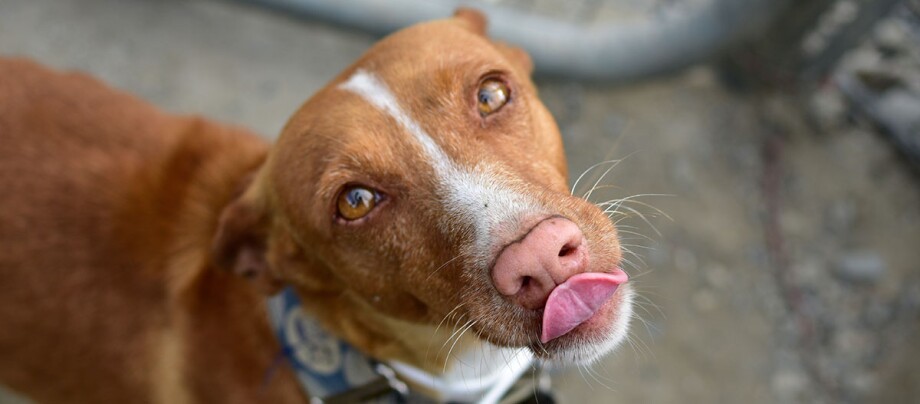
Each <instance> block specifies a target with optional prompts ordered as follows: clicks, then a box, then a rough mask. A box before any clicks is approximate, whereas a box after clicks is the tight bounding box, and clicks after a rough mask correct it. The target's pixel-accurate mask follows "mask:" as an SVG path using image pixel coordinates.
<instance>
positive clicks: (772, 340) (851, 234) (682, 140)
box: [0, 0, 920, 403]
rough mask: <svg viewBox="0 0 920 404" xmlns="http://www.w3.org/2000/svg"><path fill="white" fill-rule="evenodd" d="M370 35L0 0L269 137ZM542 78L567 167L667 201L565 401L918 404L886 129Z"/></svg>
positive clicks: (217, 13)
mask: <svg viewBox="0 0 920 404" xmlns="http://www.w3.org/2000/svg"><path fill="white" fill-rule="evenodd" d="M374 40H375V38H373V37H370V36H368V35H365V34H362V33H358V32H354V31H349V30H343V29H339V28H336V27H331V26H328V25H325V24H322V23H320V22H311V21H304V20H298V19H293V18H289V17H286V16H284V15H280V14H277V13H272V12H268V11H265V10H262V9H258V8H253V7H249V6H245V5H241V4H238V3H235V2H223V1H215V0H199V1H173V0H170V1H159V2H152V1H134V0H130V1H129V0H125V1H117V0H41V1H39V0H6V1H3V2H0V55H4V56H10V55H21V56H28V57H30V58H33V59H36V60H39V61H41V62H42V63H45V64H47V65H50V66H54V67H58V68H66V69H79V70H83V71H87V72H90V73H92V74H93V75H96V76H98V77H100V78H102V79H103V80H104V81H107V82H109V83H111V84H113V85H114V86H116V87H119V88H122V89H125V90H127V91H130V92H132V93H134V94H137V95H138V96H140V97H142V98H144V99H147V100H149V101H150V102H152V103H154V104H156V105H159V106H161V107H162V108H165V109H167V110H169V111H173V112H176V113H197V114H203V115H206V116H209V117H211V118H214V119H219V120H223V121H227V122H234V123H238V124H241V125H245V126H248V127H250V128H252V129H254V130H256V131H258V132H260V133H262V134H264V135H265V136H267V137H273V136H275V135H276V134H277V133H278V132H279V130H280V128H281V127H282V125H284V123H285V120H286V118H287V117H288V116H289V115H290V114H291V112H293V111H294V110H295V109H296V108H297V107H298V106H299V104H300V103H301V102H303V101H304V100H305V99H306V98H307V97H309V96H310V94H312V93H313V92H314V91H315V90H317V89H318V88H319V87H320V86H322V85H323V83H324V82H325V81H327V80H329V79H330V78H332V77H333V76H334V75H335V74H336V73H337V72H338V71H339V70H340V69H342V68H344V67H345V66H347V65H348V64H349V63H351V61H352V60H354V59H355V58H357V57H358V56H359V55H360V54H361V53H362V52H363V50H364V49H366V48H367V47H368V46H370V45H371V44H372V43H373V42H374ZM10 79H15V78H9V77H4V78H0V80H10ZM540 84H541V91H542V92H541V94H542V98H543V99H544V100H545V102H546V103H547V105H548V106H549V108H550V109H551V110H552V111H553V113H554V115H555V116H556V117H557V119H558V120H559V123H560V127H561V129H562V131H563V133H564V137H565V142H566V147H567V151H568V155H569V159H570V166H571V172H572V174H573V177H574V176H576V175H577V174H580V173H581V172H582V171H584V170H585V169H586V168H588V167H589V166H591V165H592V164H594V163H596V162H599V161H603V160H608V159H623V161H622V162H621V163H620V164H619V165H618V166H617V168H616V169H615V170H614V171H613V172H612V173H611V174H610V175H609V176H608V177H607V178H605V179H604V180H603V183H605V184H609V185H614V186H615V187H614V188H610V189H608V190H607V191H606V194H604V195H595V196H594V197H593V198H592V199H597V200H598V201H600V200H603V199H601V198H605V197H606V198H614V197H616V198H622V197H626V196H630V195H636V194H667V195H669V196H651V195H649V196H643V197H639V198H638V199H637V200H638V201H640V202H643V203H645V204H647V205H643V204H634V205H631V207H632V208H635V209H636V211H638V212H640V213H643V214H644V215H645V216H646V218H647V221H645V220H643V219H642V218H640V217H638V216H637V215H636V214H630V217H626V218H624V220H623V221H622V222H621V225H622V227H621V228H622V229H623V230H627V231H630V232H635V233H638V234H632V233H629V234H627V233H624V238H625V239H627V240H629V241H625V243H626V244H629V248H630V249H631V250H632V251H634V252H635V253H636V255H637V256H630V257H629V258H630V260H631V261H632V262H633V264H634V267H629V268H627V269H628V270H629V271H630V272H631V274H632V275H633V279H634V280H635V281H634V282H635V284H636V285H637V287H638V289H639V290H640V293H641V295H642V299H641V302H640V308H639V310H638V312H639V314H640V315H641V317H642V319H641V320H636V321H634V322H633V326H634V332H633V333H632V336H631V340H630V344H628V345H627V346H625V348H623V349H621V350H619V351H618V353H617V354H615V355H612V356H611V357H610V358H608V359H605V360H604V361H602V362H601V363H599V364H598V365H597V366H595V367H593V368H590V369H570V370H568V371H563V372H560V373H559V374H557V375H556V377H555V386H556V390H557V391H558V392H559V394H560V401H561V402H570V403H611V402H615V403H631V402H649V403H717V402H719V403H739V402H745V403H776V402H783V403H786V402H809V403H815V402H826V403H839V402H867V403H877V402H916V401H917V400H920V383H918V382H920V369H918V366H917V364H916V358H918V357H920V356H918V355H920V348H918V347H920V346H918V345H917V344H916V343H915V342H914V341H916V340H917V338H918V337H920V335H918V328H917V325H918V320H920V260H918V258H920V252H918V250H917V248H918V247H920V188H918V178H917V177H916V176H912V175H911V173H910V171H909V170H908V169H907V167H906V166H905V165H904V164H903V163H902V161H901V160H900V159H899V158H897V156H896V153H894V152H893V150H892V149H891V147H890V146H889V145H888V144H887V143H886V142H885V141H884V140H883V139H882V138H880V137H879V136H877V135H876V134H875V133H873V131H872V130H870V129H868V128H867V127H866V125H863V124H861V123H859V122H854V121H853V120H848V119H846V117H845V116H839V115H844V114H842V113H838V116H835V117H832V118H833V119H830V120H824V121H822V122H823V123H822V124H821V125H817V126H815V125H810V124H808V122H811V121H809V120H808V119H806V116H805V115H804V114H803V113H802V111H801V109H800V108H799V107H798V105H799V104H796V103H795V102H794V100H793V99H791V98H786V97H783V96H776V95H773V96H762V95H752V94H734V93H731V92H729V91H727V90H726V89H724V88H723V87H722V86H721V85H720V83H719V82H718V80H716V79H715V77H714V74H713V73H712V71H711V70H709V69H706V68H697V69H693V70H691V71H689V72H686V73H683V74H681V75H679V76H675V77H670V78H661V79H656V80H653V81H648V82H644V83H638V84H635V85H629V86H621V87H604V86H595V85H591V86H586V85H582V84H577V83H567V82H563V81H553V82H542V83H540ZM838 109H840V108H838ZM844 109H845V108H844ZM0 147H2V145H0ZM589 177H590V174H589ZM659 210H660V211H659ZM663 214H666V215H667V216H669V217H670V218H667V217H665V216H664V215H663ZM652 226H654V228H655V229H657V231H656V230H655V229H653V228H652ZM0 360H2V358H0ZM4 397H8V396H4V395H2V394H0V402H12V401H11V400H13V399H12V398H4Z"/></svg>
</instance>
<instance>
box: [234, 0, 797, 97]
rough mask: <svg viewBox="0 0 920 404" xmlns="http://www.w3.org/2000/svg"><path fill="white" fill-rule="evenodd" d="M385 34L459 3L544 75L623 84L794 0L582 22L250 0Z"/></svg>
mask: <svg viewBox="0 0 920 404" xmlns="http://www.w3.org/2000/svg"><path fill="white" fill-rule="evenodd" d="M247 1H250V2H255V3H260V4H265V5H269V6H272V7H274V8H280V9H283V10H287V11H291V12H294V13H298V14H303V15H306V16H310V17H314V18H318V19H322V20H325V21H330V22H333V23H336V24H341V25H345V26H349V27H356V28H359V29H362V30H365V31H369V32H372V33H375V34H385V33H389V32H392V31H395V30H397V29H400V28H402V27H405V26H408V25H411V24H414V23H417V22H420V21H426V20H431V19H436V18H444V17H447V16H450V15H451V14H452V13H453V11H454V10H455V9H456V8H457V7H459V6H468V7H474V8H477V9H479V10H481V11H483V12H484V13H485V14H486V15H487V16H488V17H489V21H490V24H489V34H490V35H491V36H492V37H493V38H496V39H498V40H502V41H505V42H508V43H512V44H515V45H517V46H520V47H522V48H524V49H525V50H526V51H527V52H528V53H530V55H531V57H532V58H533V60H534V65H535V66H536V70H537V73H538V74H541V75H550V76H564V77H573V78H577V79H585V80H607V81H622V80H628V79H635V78H639V77H643V76H648V75H652V74H657V73H662V72H668V71H673V70H676V69H679V68H683V67H686V66H688V65H691V64H694V63H697V62H700V61H703V60H705V59H706V58H708V57H710V56H712V55H714V54H715V53H716V52H718V51H720V50H722V49H724V48H725V47H726V46H728V45H731V44H733V43H735V42H737V41H739V40H741V39H744V38H746V37H748V36H749V35H752V34H754V33H756V32H757V30H758V29H762V28H763V27H764V26H765V25H766V23H767V22H768V21H769V19H770V18H771V17H772V16H773V15H774V14H775V12H776V11H777V10H779V9H780V8H781V7H782V6H784V5H785V4H786V3H787V1H788V0H710V1H709V2H708V4H703V5H698V6H693V7H683V8H684V9H685V10H678V9H675V10H670V11H671V12H664V13H661V14H656V15H648V16H645V17H642V18H636V19H632V20H628V21H623V22H617V23H614V24H606V25H602V24H592V25H590V26H580V25H576V24H575V23H573V22H565V21H559V20H554V19H551V18H547V17H542V16H538V15H533V14H527V13H523V12H520V11H515V10H511V9H508V8H502V7H499V6H495V5H491V4H488V3H479V2H469V1H432V0H336V1H329V0H247Z"/></svg>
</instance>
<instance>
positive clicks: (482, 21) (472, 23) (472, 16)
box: [454, 7, 489, 36]
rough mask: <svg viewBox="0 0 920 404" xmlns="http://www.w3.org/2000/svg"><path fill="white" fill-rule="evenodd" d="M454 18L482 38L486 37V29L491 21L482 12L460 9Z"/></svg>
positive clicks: (455, 12)
mask: <svg viewBox="0 0 920 404" xmlns="http://www.w3.org/2000/svg"><path fill="white" fill-rule="evenodd" d="M454 18H456V19H457V20H458V21H460V23H461V24H463V25H464V26H466V28H467V29H469V30H470V31H473V32H474V33H476V34H479V35H482V36H485V35H486V27H487V26H488V25H489V21H488V19H487V18H486V16H485V14H483V13H482V12H481V11H479V10H475V9H472V8H466V7H460V8H458V9H457V11H454Z"/></svg>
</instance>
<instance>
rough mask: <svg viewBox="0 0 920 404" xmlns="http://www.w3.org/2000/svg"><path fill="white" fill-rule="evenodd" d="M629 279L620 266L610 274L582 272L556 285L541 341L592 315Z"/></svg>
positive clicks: (550, 300) (545, 317) (549, 299)
mask: <svg viewBox="0 0 920 404" xmlns="http://www.w3.org/2000/svg"><path fill="white" fill-rule="evenodd" d="M626 280H627V276H626V272H623V270H622V269H620V268H617V269H615V270H614V271H613V273H609V274H604V273H597V272H588V273H583V274H578V275H575V276H572V277H571V278H569V279H568V280H566V281H565V282H563V283H561V284H559V285H558V286H556V288H555V289H553V291H552V293H550V294H549V298H548V299H547V300H546V307H544V309H543V335H541V336H540V340H541V341H543V342H544V343H546V342H549V341H550V340H553V339H555V338H558V337H560V336H562V335H565V333H567V332H569V331H572V329H574V328H575V327H578V325H579V324H581V323H583V322H585V321H586V320H588V319H589V318H591V316H593V315H594V313H595V312H596V311H597V309H599V308H600V307H601V306H602V305H603V304H604V303H605V302H606V301H607V299H610V296H612V295H613V292H616V290H617V286H620V285H621V284H623V283H626Z"/></svg>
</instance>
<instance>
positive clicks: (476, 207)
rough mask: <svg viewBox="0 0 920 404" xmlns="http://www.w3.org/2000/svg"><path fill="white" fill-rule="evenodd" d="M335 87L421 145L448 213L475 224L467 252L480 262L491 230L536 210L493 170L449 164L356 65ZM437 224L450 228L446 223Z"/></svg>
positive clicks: (382, 87)
mask: <svg viewBox="0 0 920 404" xmlns="http://www.w3.org/2000/svg"><path fill="white" fill-rule="evenodd" d="M339 88H341V89H343V90H346V91H350V92H352V93H355V94H357V95H359V96H361V97H362V98H364V100H366V101H367V102H369V103H370V104H371V105H373V106H374V107H376V108H377V109H379V110H381V111H383V112H386V113H387V114H388V115H390V116H391V117H392V118H393V119H395V120H396V122H398V123H399V124H400V126H402V127H403V129H405V130H406V131H407V132H409V133H410V134H411V135H412V136H413V137H414V138H415V139H416V140H417V141H418V143H419V144H420V145H421V146H422V149H423V150H424V152H425V154H426V155H427V157H428V158H427V160H428V161H429V162H431V165H432V167H433V168H434V171H435V176H436V177H437V182H438V184H439V186H440V187H442V188H443V191H444V195H445V196H446V198H445V201H444V203H445V209H446V210H447V213H448V215H447V216H448V217H454V218H458V219H461V220H460V221H459V222H461V223H471V224H472V225H473V226H474V228H475V230H474V231H475V234H474V238H475V242H474V244H473V246H472V247H473V248H472V249H471V251H467V252H468V253H470V255H471V256H472V257H473V258H474V259H475V260H477V261H479V262H480V263H484V262H485V261H486V260H488V254H489V241H490V232H491V231H492V230H493V229H495V228H496V227H497V226H501V225H502V224H504V223H513V222H514V220H516V219H521V218H523V217H524V216H525V215H527V214H528V213H534V212H537V211H539V210H541V209H540V208H539V205H538V204H537V203H536V202H534V201H533V200H531V199H530V198H528V197H526V196H524V195H522V194H520V193H518V192H514V191H512V190H511V189H509V188H508V186H507V184H505V183H504V182H505V181H503V179H502V178H501V177H499V176H498V175H496V174H495V171H496V170H495V169H494V168H492V167H488V166H484V165H479V166H476V167H474V168H473V169H472V170H470V169H466V168H461V167H458V166H457V165H456V164H454V162H453V161H452V160H451V159H450V158H449V157H448V156H447V154H446V153H444V151H443V150H442V149H441V148H440V147H439V146H438V144H437V143H436V142H435V141H434V139H433V138H432V137H431V136H429V135H428V133H427V132H425V130H424V129H422V127H421V126H420V125H419V124H418V123H417V122H415V121H414V120H413V119H412V118H411V117H410V116H409V115H408V114H406V113H405V112H404V111H403V110H402V108H401V107H400V105H399V102H398V101H397V100H396V97H394V96H393V93H392V92H390V90H389V88H387V85H386V84H385V83H383V82H382V81H381V80H379V79H378V78H377V77H376V76H374V75H373V74H372V73H369V72H367V71H365V70H362V69H359V70H357V71H356V72H355V73H354V74H353V75H352V76H351V77H350V78H349V79H348V80H346V81H345V82H344V83H342V84H341V85H339ZM441 225H442V226H444V227H448V226H450V224H449V223H447V222H442V223H441ZM445 230H448V231H450V230H453V229H449V228H445Z"/></svg>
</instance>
